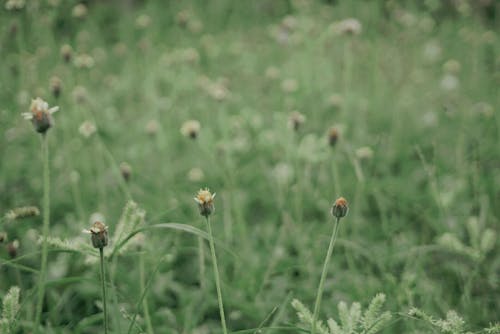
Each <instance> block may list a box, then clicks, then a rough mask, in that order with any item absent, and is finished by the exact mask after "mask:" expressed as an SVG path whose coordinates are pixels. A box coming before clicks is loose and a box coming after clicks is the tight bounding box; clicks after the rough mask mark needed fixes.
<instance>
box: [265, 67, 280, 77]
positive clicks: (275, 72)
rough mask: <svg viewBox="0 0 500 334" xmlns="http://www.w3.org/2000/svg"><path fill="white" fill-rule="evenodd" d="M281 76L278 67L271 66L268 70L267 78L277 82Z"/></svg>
mask: <svg viewBox="0 0 500 334" xmlns="http://www.w3.org/2000/svg"><path fill="white" fill-rule="evenodd" d="M279 76H280V70H279V69H278V68H277V67H274V66H269V67H268V68H267V69H266V78H268V79H270V80H276V79H278V78H279Z"/></svg>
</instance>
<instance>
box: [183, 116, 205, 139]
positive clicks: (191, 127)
mask: <svg viewBox="0 0 500 334" xmlns="http://www.w3.org/2000/svg"><path fill="white" fill-rule="evenodd" d="M200 129H201V125H200V122H198V121H196V120H189V121H186V122H184V124H182V127H181V133H182V134H183V135H184V136H186V137H189V138H191V139H196V138H197V137H198V134H199V133H200Z"/></svg>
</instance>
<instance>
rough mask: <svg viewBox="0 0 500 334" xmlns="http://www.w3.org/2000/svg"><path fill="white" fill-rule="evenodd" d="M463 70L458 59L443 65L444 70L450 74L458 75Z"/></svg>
mask: <svg viewBox="0 0 500 334" xmlns="http://www.w3.org/2000/svg"><path fill="white" fill-rule="evenodd" d="M461 68H462V66H461V65H460V63H459V62H458V60H456V59H450V60H448V61H447V62H446V63H444V65H443V70H444V71H445V72H447V73H449V74H457V73H459V72H460V69H461Z"/></svg>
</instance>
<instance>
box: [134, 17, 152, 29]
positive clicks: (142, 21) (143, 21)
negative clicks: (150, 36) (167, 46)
mask: <svg viewBox="0 0 500 334" xmlns="http://www.w3.org/2000/svg"><path fill="white" fill-rule="evenodd" d="M150 24H151V17H150V16H149V15H146V14H141V15H139V16H138V17H137V18H136V19H135V26H136V27H137V28H140V29H146V28H147V27H149V25H150Z"/></svg>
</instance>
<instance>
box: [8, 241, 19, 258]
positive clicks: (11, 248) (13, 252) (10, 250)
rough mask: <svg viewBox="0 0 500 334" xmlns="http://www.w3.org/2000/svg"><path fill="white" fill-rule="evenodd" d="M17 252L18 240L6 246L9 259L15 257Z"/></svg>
mask: <svg viewBox="0 0 500 334" xmlns="http://www.w3.org/2000/svg"><path fill="white" fill-rule="evenodd" d="M18 250H19V240H14V241H12V242H9V243H8V244H7V253H9V256H10V258H11V259H13V258H15V257H17V253H18Z"/></svg>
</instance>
